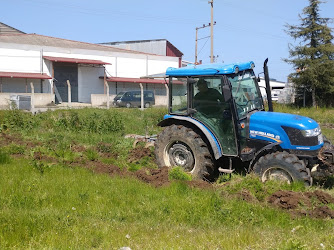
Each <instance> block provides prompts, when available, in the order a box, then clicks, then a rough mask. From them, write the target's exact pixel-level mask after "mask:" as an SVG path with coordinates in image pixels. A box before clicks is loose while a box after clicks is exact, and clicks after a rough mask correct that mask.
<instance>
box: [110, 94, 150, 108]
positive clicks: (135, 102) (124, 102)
mask: <svg viewBox="0 0 334 250" xmlns="http://www.w3.org/2000/svg"><path fill="white" fill-rule="evenodd" d="M113 104H114V106H117V107H127V108H130V107H140V106H141V92H140V90H136V91H124V92H120V93H118V94H117V96H116V97H115V98H114V101H113ZM154 104H155V98H154V93H153V91H149V90H145V91H144V107H145V108H149V107H151V106H152V105H154Z"/></svg>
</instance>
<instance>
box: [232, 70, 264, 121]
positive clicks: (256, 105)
mask: <svg viewBox="0 0 334 250" xmlns="http://www.w3.org/2000/svg"><path fill="white" fill-rule="evenodd" d="M228 79H229V80H230V82H231V85H232V96H233V98H234V100H235V104H236V106H237V113H238V116H239V119H243V118H244V117H245V116H246V115H247V113H249V112H251V111H253V110H263V109H264V106H263V101H262V97H261V93H260V90H259V88H258V85H257V83H256V77H255V75H254V72H253V70H245V71H241V72H239V73H237V74H233V75H229V76H228Z"/></svg>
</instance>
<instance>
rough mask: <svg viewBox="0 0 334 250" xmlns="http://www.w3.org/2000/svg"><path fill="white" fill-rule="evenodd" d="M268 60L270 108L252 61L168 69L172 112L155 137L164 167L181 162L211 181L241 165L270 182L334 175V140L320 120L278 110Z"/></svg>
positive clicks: (307, 181) (267, 88)
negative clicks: (320, 123) (324, 135)
mask: <svg viewBox="0 0 334 250" xmlns="http://www.w3.org/2000/svg"><path fill="white" fill-rule="evenodd" d="M267 62H268V59H267V60H266V61H265V63H264V76H265V80H266V88H265V89H266V93H267V101H268V106H269V110H268V111H265V106H264V101H263V99H262V95H261V92H260V88H259V85H258V79H257V77H256V75H255V74H254V71H253V68H254V67H255V65H254V63H253V62H252V61H249V62H244V63H235V64H229V65H224V64H218V63H215V64H206V65H204V64H202V65H188V66H187V67H183V68H168V69H167V72H166V75H167V76H168V78H169V83H168V84H169V93H168V96H169V105H168V107H169V110H168V114H167V115H165V116H164V119H163V121H161V122H160V123H159V124H158V125H159V126H161V127H164V129H163V131H162V132H161V133H160V134H159V135H158V137H157V140H156V142H155V156H156V160H157V164H158V166H159V167H163V166H168V167H173V166H180V167H182V168H183V169H184V171H186V172H189V173H191V174H192V175H193V176H194V177H195V178H199V179H206V180H211V179H212V178H213V177H214V176H217V173H219V172H218V171H220V172H223V173H231V172H232V171H234V169H236V168H237V166H239V167H241V168H242V169H246V170H247V171H248V172H255V173H256V174H258V175H259V176H260V178H261V179H262V181H267V180H271V179H277V180H281V181H285V182H288V183H291V182H293V181H303V182H304V183H305V185H312V177H313V176H315V175H318V176H325V175H327V176H328V175H332V174H333V172H334V171H333V162H334V157H333V146H332V145H331V144H330V143H329V142H328V141H326V139H325V141H324V137H323V135H322V133H321V129H320V126H319V124H318V123H317V122H316V121H314V120H313V119H311V118H308V117H303V116H299V115H293V114H285V113H276V112H273V107H272V101H271V93H270V86H269V74H268V67H267ZM324 145H326V147H324Z"/></svg>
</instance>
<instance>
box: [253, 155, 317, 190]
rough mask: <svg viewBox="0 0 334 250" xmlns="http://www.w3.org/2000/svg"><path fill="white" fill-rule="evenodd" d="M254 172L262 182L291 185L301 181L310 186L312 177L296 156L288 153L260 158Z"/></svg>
mask: <svg viewBox="0 0 334 250" xmlns="http://www.w3.org/2000/svg"><path fill="white" fill-rule="evenodd" d="M254 172H255V173H256V174H257V175H259V176H260V178H261V180H262V181H263V182H265V181H268V180H279V181H282V182H287V183H289V184H290V183H292V182H294V181H302V182H304V183H305V185H306V186H311V185H312V177H311V175H310V171H309V169H307V168H306V166H305V163H304V162H303V161H301V160H299V159H298V157H297V156H296V155H293V154H289V153H288V152H276V153H272V154H267V155H264V156H262V157H261V158H260V159H259V160H258V162H257V163H256V164H255V165H254Z"/></svg>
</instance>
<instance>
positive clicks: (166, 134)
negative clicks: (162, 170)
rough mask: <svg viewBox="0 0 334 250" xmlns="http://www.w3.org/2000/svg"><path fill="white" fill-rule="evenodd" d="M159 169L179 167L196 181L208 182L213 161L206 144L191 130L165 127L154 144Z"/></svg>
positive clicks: (175, 126)
mask: <svg viewBox="0 0 334 250" xmlns="http://www.w3.org/2000/svg"><path fill="white" fill-rule="evenodd" d="M155 157H156V161H157V164H158V166H159V167H164V166H167V167H173V166H180V167H182V168H183V170H184V171H185V172H188V173H191V175H192V176H193V177H194V178H196V179H203V180H210V179H211V177H212V174H213V172H214V160H213V158H212V155H211V154H210V151H209V149H208V146H207V144H206V143H205V142H204V141H203V139H202V138H201V136H200V135H199V134H198V133H196V132H195V131H194V130H192V129H191V128H188V127H185V126H182V125H171V126H169V127H166V128H165V129H164V130H163V131H162V132H161V133H160V134H159V136H158V138H157V140H156V142H155Z"/></svg>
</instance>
